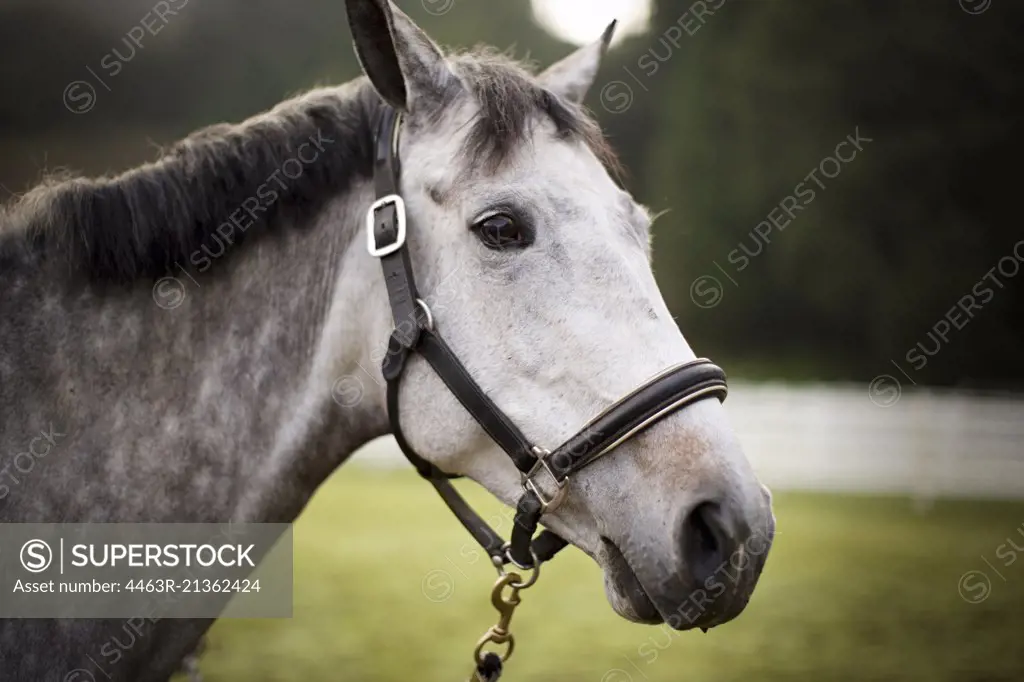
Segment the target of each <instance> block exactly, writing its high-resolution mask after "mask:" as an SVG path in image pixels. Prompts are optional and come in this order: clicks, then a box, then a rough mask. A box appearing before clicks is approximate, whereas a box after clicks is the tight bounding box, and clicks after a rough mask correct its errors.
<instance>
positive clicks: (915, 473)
mask: <svg viewBox="0 0 1024 682" xmlns="http://www.w3.org/2000/svg"><path fill="white" fill-rule="evenodd" d="M726 409H727V410H728V413H729V416H730V419H731V420H732V422H733V425H734V426H735V428H736V431H737V433H738V434H739V437H740V440H741V442H742V443H743V445H744V447H745V449H746V452H747V455H748V456H749V457H750V460H751V462H752V463H753V465H754V468H755V469H756V470H757V471H758V474H759V475H760V476H761V478H762V480H763V481H764V482H765V483H767V484H768V485H769V486H771V487H773V488H777V489H797V490H820V491H850V492H869V493H905V494H909V495H911V496H913V497H914V498H915V499H917V500H918V501H920V502H922V503H927V502H929V501H930V500H932V499H934V498H936V497H1005V498H1024V397H989V396H977V395H971V394H964V393H956V392H949V391H914V392H910V391H905V392H904V393H903V394H902V395H901V396H900V397H899V399H898V400H896V401H895V402H894V403H893V404H891V405H890V406H889V407H879V406H878V405H875V404H874V403H872V402H871V400H869V396H868V390H867V387H866V386H859V387H853V386H833V385H818V386H806V385H804V386H788V385H785V384H753V383H745V382H734V383H732V384H730V387H729V400H728V401H727V402H726ZM357 460H359V461H362V462H372V463H375V464H384V465H388V466H392V465H395V464H399V463H403V464H404V462H405V459H404V458H403V457H402V455H401V454H400V453H399V452H398V450H397V447H396V446H395V445H394V442H393V441H392V440H390V439H387V440H380V441H376V442H375V443H371V444H370V445H369V446H368V447H367V448H365V449H364V450H363V451H362V452H361V453H360V454H359V455H357Z"/></svg>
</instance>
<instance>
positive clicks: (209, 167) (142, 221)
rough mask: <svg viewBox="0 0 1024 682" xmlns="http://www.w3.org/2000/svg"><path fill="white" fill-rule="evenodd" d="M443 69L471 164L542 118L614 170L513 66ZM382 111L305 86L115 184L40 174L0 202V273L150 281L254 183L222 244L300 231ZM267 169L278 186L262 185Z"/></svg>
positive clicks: (493, 61)
mask: <svg viewBox="0 0 1024 682" xmlns="http://www.w3.org/2000/svg"><path fill="white" fill-rule="evenodd" d="M452 64H453V66H454V68H455V69H456V72H457V73H458V75H459V76H460V80H461V81H462V82H463V84H464V85H465V86H466V88H468V89H469V91H470V92H471V93H472V96H473V97H474V98H475V99H476V100H477V101H478V102H479V104H480V108H481V111H480V115H479V117H478V118H477V120H476V122H475V123H474V126H473V128H472V130H471V131H470V134H469V137H468V139H467V145H468V148H467V149H466V150H465V151H466V153H467V154H469V155H471V157H472V158H474V159H484V160H486V161H487V162H488V163H490V164H494V165H498V164H500V163H501V161H502V160H503V159H504V158H506V157H507V156H508V154H509V153H510V152H511V151H512V150H513V149H514V148H515V146H516V145H517V144H519V143H520V142H522V141H523V140H524V139H525V138H526V136H527V134H528V132H529V121H530V120H531V118H533V117H535V116H536V115H537V114H538V113H542V114H543V115H546V116H547V117H549V118H550V119H551V120H552V121H554V123H555V125H556V128H557V129H558V131H559V134H561V135H563V136H565V137H576V138H578V139H581V140H583V141H584V142H586V143H587V144H588V145H590V147H591V148H592V149H593V150H594V151H595V153H596V154H597V155H598V156H599V158H601V160H602V161H603V162H604V163H606V164H608V165H610V166H612V167H613V168H617V165H616V163H615V161H614V158H615V157H614V155H613V154H612V153H611V151H610V149H609V148H608V146H607V144H606V143H605V141H604V138H603V137H602V136H601V133H600V131H599V129H598V128H597V126H596V124H595V123H594V122H593V121H591V120H590V119H589V118H588V117H587V116H586V115H584V114H583V113H582V111H581V110H580V109H579V108H578V107H576V106H574V105H571V104H567V103H565V102H563V101H562V100H560V99H558V98H557V97H555V96H554V95H552V94H551V93H549V92H547V91H545V90H544V89H543V88H541V87H540V86H539V85H537V83H536V81H535V80H534V79H533V78H532V77H531V76H530V75H529V73H528V72H527V71H525V70H524V69H523V68H522V67H520V66H519V65H518V64H516V63H515V62H513V61H511V60H510V59H508V58H506V57H501V56H498V55H495V54H493V53H489V52H483V53H480V52H478V53H467V54H462V55H456V56H454V57H452ZM463 92H464V90H463ZM381 106H382V103H381V100H380V98H379V96H378V95H377V94H376V93H375V91H374V90H373V88H371V87H370V86H369V84H368V82H367V80H366V79H365V78H361V79H358V80H357V81H354V82H352V83H349V84H347V85H344V86H341V87H339V88H329V89H319V90H314V91H311V92H309V93H307V94H305V95H302V96H300V97H298V98H295V99H293V100H289V101H286V102H283V103H281V104H280V105H278V106H277V107H275V108H274V109H272V110H270V111H269V112H266V113H265V114H261V115H259V116H256V117H254V118H252V119H249V120H248V121H246V122H244V123H241V124H238V125H228V124H220V125H215V126H211V127H208V128H205V129H202V130H199V131H197V132H195V133H193V134H192V135H190V136H188V137H187V138H185V139H184V140H182V141H180V142H178V143H177V144H175V145H173V146H172V147H170V148H169V149H168V150H167V151H166V152H165V153H164V154H163V155H162V156H161V158H159V159H158V160H156V161H154V162H152V163H147V164H144V165H142V166H139V167H137V168H134V169H131V170H129V171H126V172H124V173H122V174H120V175H117V176H115V177H100V178H81V177H73V178H68V177H59V176H57V177H50V178H47V179H46V180H44V181H43V182H42V183H41V184H40V185H38V186H37V187H35V188H34V189H32V190H30V191H29V192H28V193H27V194H25V195H24V196H23V197H21V198H20V199H19V200H17V201H15V202H13V203H12V204H11V205H9V206H7V207H0V266H2V264H3V263H4V262H5V261H6V260H8V259H10V258H12V257H14V258H17V257H18V254H19V253H21V254H24V253H25V251H24V250H27V251H28V253H30V254H31V255H32V256H34V257H36V258H43V259H45V258H50V257H56V256H58V255H60V256H61V257H65V258H68V259H70V262H71V265H72V267H73V269H75V270H80V271H82V272H84V273H85V274H86V275H87V276H88V277H90V278H91V279H94V280H100V281H113V282H128V281H132V280H136V279H139V278H156V277H160V276H163V275H165V274H167V273H168V272H170V271H171V270H172V268H173V266H174V264H175V263H177V262H183V261H184V262H187V260H188V258H189V255H190V254H193V253H195V252H196V251H197V250H198V249H199V248H200V247H201V246H203V245H204V244H205V245H207V246H209V245H210V243H211V242H212V240H213V239H215V238H216V237H214V235H215V234H216V232H215V231H216V230H217V229H218V228H219V227H221V226H222V225H225V224H226V223H228V222H229V221H230V220H232V215H233V214H238V213H239V211H240V209H243V208H245V206H246V202H247V201H248V202H253V201H255V197H256V196H257V193H258V192H259V191H260V190H261V188H263V187H264V186H269V187H272V189H273V191H274V192H275V194H274V196H273V200H272V201H261V202H260V204H261V207H262V209H263V210H261V211H260V212H259V214H255V213H252V212H250V213H249V215H250V216H251V218H252V219H253V220H252V223H251V224H250V225H249V226H248V227H247V229H246V230H244V234H242V233H239V231H237V230H235V231H234V234H233V235H232V243H235V244H237V243H238V242H240V241H243V240H251V239H253V238H255V237H256V236H258V235H259V234H260V233H265V232H266V231H268V230H269V229H272V228H273V229H277V228H278V227H279V226H282V225H296V226H300V225H303V224H307V223H309V222H310V221H309V220H308V219H307V218H310V217H312V215H314V214H315V213H316V212H317V211H319V210H320V209H321V208H322V207H323V206H324V204H325V203H326V202H327V201H329V200H330V199H331V198H333V197H335V196H338V195H339V194H342V193H344V192H345V191H347V190H348V189H349V188H350V186H351V185H352V183H353V182H354V181H355V180H358V179H360V178H369V177H370V176H371V175H372V165H373V144H372V137H373V130H374V122H375V119H376V116H377V115H378V112H379V110H380V108H381ZM315 140H320V145H319V146H318V147H317V149H318V150H320V153H318V154H317V155H316V158H315V160H312V161H310V162H309V163H302V165H301V167H300V172H299V173H298V174H297V175H296V176H295V177H293V174H288V177H287V178H282V177H280V174H281V171H282V168H285V169H286V168H287V167H288V166H287V164H288V163H290V162H291V163H293V166H292V167H293V168H295V167H296V166H295V165H294V164H297V163H299V161H297V159H298V158H299V152H300V148H301V147H302V146H303V145H306V147H307V149H309V146H308V143H310V142H311V141H315ZM321 148H322V149H321ZM311 154H312V152H310V153H309V154H307V156H308V155H311ZM291 160H296V161H294V162H292V161H291ZM275 173H276V174H278V179H279V180H280V182H277V183H276V184H273V183H272V179H273V178H274V177H275ZM236 224H237V223H236ZM222 236H223V235H222Z"/></svg>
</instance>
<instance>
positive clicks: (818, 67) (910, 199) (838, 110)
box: [0, 0, 1024, 388]
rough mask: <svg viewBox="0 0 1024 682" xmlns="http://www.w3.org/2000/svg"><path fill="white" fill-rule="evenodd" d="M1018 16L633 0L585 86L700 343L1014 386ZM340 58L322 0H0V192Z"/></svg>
mask: <svg viewBox="0 0 1024 682" xmlns="http://www.w3.org/2000/svg"><path fill="white" fill-rule="evenodd" d="M399 4H400V5H401V6H402V7H403V8H404V9H405V10H406V11H407V12H408V13H410V14H411V15H413V17H414V18H415V19H416V20H417V21H418V22H419V23H420V24H421V25H422V26H423V27H424V28H426V29H427V30H428V32H430V33H431V35H433V36H434V37H435V38H436V39H437V40H438V41H439V42H441V43H444V44H446V45H452V46H463V47H469V46H472V45H475V44H477V43H485V44H490V45H494V46H497V47H499V48H503V49H504V48H512V49H513V51H514V53H515V54H516V55H517V56H519V57H529V58H530V59H532V60H534V61H536V62H538V63H540V64H547V63H549V62H550V61H552V60H554V59H556V58H558V57H560V56H562V55H563V54H565V53H567V52H568V51H569V50H570V49H571V47H570V46H568V45H564V44H560V43H559V41H558V40H556V39H555V38H553V37H551V36H550V35H548V34H547V33H545V32H544V31H543V30H541V29H540V28H539V27H537V26H536V25H535V24H534V23H533V19H532V15H531V13H530V9H529V0H505V1H503V2H490V1H485V0H454V1H452V0H443V1H442V0H423V1H422V2H419V1H416V0H405V1H402V2H400V3H399ZM158 6H159V8H160V9H162V10H173V11H174V13H173V14H169V13H168V12H167V11H162V12H160V13H159V14H160V15H162V20H156V19H154V16H153V12H154V10H155V9H156V8H157V7H158ZM980 7H984V10H983V11H980V12H979V13H976V14H971V13H970V12H968V11H966V10H971V11H974V12H978V9H979V8H980ZM441 10H447V11H444V12H443V13H440V12H441ZM144 17H148V19H145V21H146V24H147V26H148V30H147V31H146V32H145V35H143V36H141V37H139V32H140V31H139V30H138V28H137V27H138V26H140V25H141V24H142V23H143V21H144ZM1022 19H1024V3H1020V2H1016V0H990V1H989V2H988V3H987V4H986V3H985V2H984V1H983V0H901V1H898V2H890V1H886V2H883V1H881V0H878V1H876V2H866V1H856V0H848V1H840V0H833V1H829V2H798V1H797V0H771V1H768V0H704V2H697V3H695V2H694V0H658V1H657V2H656V3H655V12H654V17H653V20H652V22H651V29H650V31H649V32H648V33H647V34H645V35H643V36H638V37H632V38H629V39H627V40H625V41H623V42H622V43H621V44H618V45H616V46H615V48H614V49H613V50H612V52H611V53H610V54H609V57H608V61H607V64H606V66H605V68H604V70H603V72H602V74H601V75H600V76H599V78H598V82H597V84H596V86H595V87H594V90H593V91H592V93H591V97H590V100H589V102H588V103H589V105H590V107H591V109H592V110H593V111H594V113H595V114H596V115H597V116H598V117H599V118H600V120H601V122H602V124H603V125H604V127H605V130H606V132H607V133H608V135H609V136H610V137H611V138H612V140H613V143H614V144H615V146H616V148H617V149H618V150H619V151H620V153H621V155H622V157H623V159H624V161H625V163H626V165H627V167H628V168H629V175H628V176H627V177H626V178H624V182H625V184H626V185H627V186H628V187H629V188H630V189H631V190H632V191H633V192H634V193H635V194H636V196H637V197H638V198H639V199H640V200H641V201H643V202H645V203H647V204H648V205H650V206H651V207H652V208H653V209H654V210H655V211H662V210H665V211H667V213H666V214H665V215H663V216H661V217H659V218H658V220H657V222H656V225H655V246H656V249H655V253H656V256H655V267H656V274H657V276H658V279H659V282H660V283H661V285H662V289H663V291H664V292H665V296H666V299H667V300H668V302H669V305H670V307H671V308H672V310H673V312H674V313H675V314H676V316H677V319H678V320H679V324H680V326H681V328H682V329H683V331H684V333H685V334H686V336H687V338H688V340H689V341H690V342H691V345H693V346H694V348H695V350H696V351H697V352H698V354H707V355H711V356H713V357H714V358H715V359H716V360H718V361H720V362H722V363H725V364H726V366H730V365H731V366H732V367H733V368H735V369H738V370H739V373H741V374H747V375H751V376H775V377H783V378H817V379H848V380H868V379H871V378H872V377H874V376H876V375H879V374H892V375H894V376H896V377H897V378H898V379H899V380H900V381H901V382H903V381H905V379H904V377H903V375H902V374H901V372H905V373H906V374H907V375H908V377H909V378H910V380H911V381H914V382H917V383H922V384H947V385H962V386H973V387H989V388H1007V387H1018V388H1019V387H1020V386H1021V385H1022V384H1024V353H1022V352H1020V350H1021V345H1022V344H1021V341H1022V339H1024V333H1022V332H1024V316H1022V312H1024V272H1021V273H1018V272H1017V271H1018V270H1019V269H1021V268H1024V262H1022V261H1024V244H1021V245H1020V246H1018V247H1017V255H1016V256H1015V255H1014V246H1015V244H1017V243H1018V242H1020V241H1021V240H1022V239H1024V226H1022V222H1021V219H1020V215H1019V210H1018V206H1017V204H1018V202H1017V198H1018V196H1019V195H1018V194H1017V192H1018V191H1019V190H1018V188H1017V185H1018V183H1019V182H1020V178H1021V174H1020V171H1019V170H1018V166H1017V164H1016V162H1017V160H1018V159H1019V157H1020V154H1019V153H1018V152H1019V151H1020V150H1021V146H1022V145H1021V143H1020V140H1021V135H1020V132H1021V131H1020V130H1019V126H1018V122H1019V121H1020V118H1021V113H1022V109H1024V108H1022V106H1021V105H1022V104H1024V101H1022V100H1024V95H1022V89H1021V87H1020V82H1021V78H1020V72H1021V68H1022V66H1024V42H1022V41H1021V39H1020V36H1019V30H1020V27H1021V26H1024V21H1022ZM133 30H134V33H133ZM153 33H155V35H154V34H153ZM132 35H134V36H136V38H138V40H136V41H135V44H133V43H132V42H131V40H130V36H132ZM126 40H128V41H129V42H125V41H126ZM139 43H141V44H139ZM130 47H134V49H133V50H130V49H129V48H130ZM114 49H117V53H116V56H112V50H114ZM129 55H130V56H129ZM104 60H106V61H104ZM113 63H116V64H119V65H120V68H119V69H118V70H117V73H116V75H111V74H112V72H113V69H112V68H110V67H111V66H112V64H113ZM357 74H358V67H357V64H356V62H355V59H354V56H353V53H352V49H351V43H350V36H349V33H348V29H347V26H346V24H345V18H344V10H343V3H342V0H292V2H288V3H284V2H280V1H279V0H166V1H165V2H162V3H160V2H156V1H155V0H104V2H103V3H102V4H98V3H81V2H77V1H74V0H0V92H2V93H3V98H2V99H0V185H2V187H0V200H4V199H6V198H7V196H6V195H7V194H8V193H14V192H18V191H21V190H24V189H25V188H26V187H28V186H30V185H31V184H32V183H33V182H35V181H36V180H38V178H39V176H40V174H41V173H42V172H44V171H45V170H52V169H54V168H58V167H63V166H69V167H71V168H74V169H76V170H81V171H83V172H88V173H101V172H109V171H116V170H119V169H122V168H125V167H127V166H129V165H131V164H135V163H138V162H141V161H143V160H146V159H149V158H152V157H153V155H154V154H155V153H156V152H155V146H156V145H161V144H166V143H168V142H171V141H173V140H174V139H176V138H178V137H181V136H182V135H184V134H186V133H188V132H189V131H190V130H192V129H194V128H196V127H199V126H202V125H206V124H209V123H212V122H217V121H223V120H240V119H242V118H245V117H247V116H249V115H251V114H253V113H255V112H258V111H260V110H262V109H265V108H267V107H269V106H272V105H273V104H275V103H276V102H278V101H280V100H281V99H283V98H285V97H287V96H289V95H291V94H294V93H296V92H299V91H301V90H302V89H305V88H308V87H311V86H313V85H317V84H327V83H339V82H343V81H345V80H348V79H349V78H352V77H354V76H356V75H357ZM100 80H102V83H100V82H98V81H100ZM75 81H83V82H86V83H89V84H90V85H91V86H92V87H93V88H94V90H95V102H94V106H93V107H91V108H90V109H89V110H88V111H87V112H85V113H75V112H74V111H73V109H74V107H75V106H78V104H79V100H71V102H70V104H71V106H70V107H69V106H66V100H67V97H66V96H67V94H68V92H69V90H68V88H69V87H70V85H71V84H73V83H74V82H75ZM77 87H78V88H79V90H76V91H71V92H72V93H73V94H74V93H78V94H80V93H81V90H80V89H81V87H84V86H81V85H79V86H77ZM848 136H849V137H850V138H852V139H853V140H855V141H857V140H859V142H858V143H857V144H855V145H854V144H846V145H844V146H841V147H840V148H838V149H837V145H839V143H840V142H842V141H843V140H846V139H848ZM829 159H831V160H829ZM812 173H813V175H812ZM808 191H813V198H812V199H810V200H808V199H807V197H808V194H807V192H808ZM801 192H802V193H801ZM1001 259H1002V260H1001ZM986 291H987V292H988V293H987V294H986ZM965 297H967V298H965ZM922 360H923V364H922ZM894 363H895V365H894Z"/></svg>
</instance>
